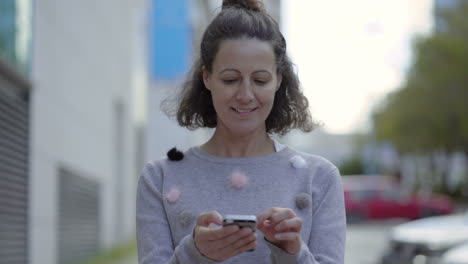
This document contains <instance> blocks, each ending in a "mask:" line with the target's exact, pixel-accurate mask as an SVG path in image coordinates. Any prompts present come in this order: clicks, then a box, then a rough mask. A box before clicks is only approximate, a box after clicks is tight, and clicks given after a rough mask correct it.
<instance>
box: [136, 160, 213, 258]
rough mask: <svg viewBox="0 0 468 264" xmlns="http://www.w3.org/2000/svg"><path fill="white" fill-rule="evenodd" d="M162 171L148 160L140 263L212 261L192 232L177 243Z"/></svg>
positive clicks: (141, 184) (139, 206) (140, 214)
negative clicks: (200, 247)
mask: <svg viewBox="0 0 468 264" xmlns="http://www.w3.org/2000/svg"><path fill="white" fill-rule="evenodd" d="M161 174H162V173H161V172H160V171H156V170H155V168H154V165H152V164H147V165H146V166H145V168H144V169H143V173H142V175H141V176H140V178H139V180H138V190H137V199H136V232H137V245H138V259H139V263H140V264H156V263H165V264H179V263H180V264H182V263H183V264H185V263H187V264H192V263H193V264H199V263H200V264H209V263H216V262H215V261H213V260H211V259H209V258H206V257H205V256H203V255H202V254H201V253H200V252H199V251H198V249H197V248H196V246H195V242H194V240H193V237H192V234H189V235H187V236H185V237H184V238H183V239H182V240H181V242H180V243H179V245H177V246H175V247H174V241H173V239H172V236H171V231H170V227H169V223H168V220H167V215H166V212H165V210H164V205H163V199H164V197H163V194H162V192H161V189H162V188H161V185H162V175H161Z"/></svg>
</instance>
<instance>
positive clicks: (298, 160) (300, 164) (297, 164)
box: [289, 155, 307, 169]
mask: <svg viewBox="0 0 468 264" xmlns="http://www.w3.org/2000/svg"><path fill="white" fill-rule="evenodd" d="M289 161H290V162H291V165H292V166H293V167H294V168H296V169H300V168H305V167H306V166H307V163H306V161H305V160H304V159H303V158H302V157H301V156H299V155H296V156H294V157H292V158H291V159H290V160H289Z"/></svg>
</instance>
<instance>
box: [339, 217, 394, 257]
mask: <svg viewBox="0 0 468 264" xmlns="http://www.w3.org/2000/svg"><path fill="white" fill-rule="evenodd" d="M400 223H402V222H401V220H392V221H382V222H377V221H376V222H368V223H362V224H352V225H349V226H348V230H347V239H346V254H345V263H346V264H378V263H379V259H380V256H381V255H382V254H383V252H384V251H385V249H386V247H387V245H388V235H389V232H390V229H391V228H392V227H393V226H395V225H397V224H400Z"/></svg>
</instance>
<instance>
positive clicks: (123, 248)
mask: <svg viewBox="0 0 468 264" xmlns="http://www.w3.org/2000/svg"><path fill="white" fill-rule="evenodd" d="M136 252H137V249H136V242H135V241H134V240H133V241H131V242H130V243H126V244H123V245H120V246H117V247H115V248H112V249H111V250H109V251H105V252H102V253H101V254H100V255H98V256H95V257H93V258H91V259H89V260H86V261H84V262H82V263H81V264H115V263H117V262H119V261H122V260H125V259H127V258H130V257H132V256H135V255H136Z"/></svg>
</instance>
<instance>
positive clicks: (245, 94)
mask: <svg viewBox="0 0 468 264" xmlns="http://www.w3.org/2000/svg"><path fill="white" fill-rule="evenodd" d="M253 99H254V93H253V91H252V85H251V83H250V81H249V80H244V81H242V82H241V84H240V85H239V88H238V89H237V93H236V100H237V101H239V102H241V103H250V102H251V101H252V100H253Z"/></svg>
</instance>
